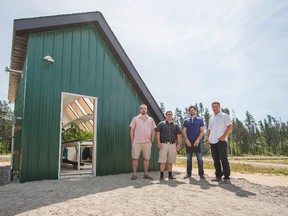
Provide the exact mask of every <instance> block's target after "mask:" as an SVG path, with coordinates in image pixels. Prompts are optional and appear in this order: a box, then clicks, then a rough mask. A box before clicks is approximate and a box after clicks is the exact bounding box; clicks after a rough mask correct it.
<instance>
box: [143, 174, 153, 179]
mask: <svg viewBox="0 0 288 216" xmlns="http://www.w3.org/2000/svg"><path fill="white" fill-rule="evenodd" d="M143 178H144V179H149V180H153V177H152V176H149V175H144V176H143Z"/></svg>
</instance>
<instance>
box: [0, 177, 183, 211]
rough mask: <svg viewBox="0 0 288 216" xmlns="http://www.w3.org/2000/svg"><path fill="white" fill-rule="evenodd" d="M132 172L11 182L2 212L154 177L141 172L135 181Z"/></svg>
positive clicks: (141, 182)
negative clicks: (146, 176)
mask: <svg viewBox="0 0 288 216" xmlns="http://www.w3.org/2000/svg"><path fill="white" fill-rule="evenodd" d="M154 173H156V172H154ZM154 173H153V172H151V174H152V176H153V177H156V174H154ZM157 174H158V172H157ZM131 175H132V174H131V173H129V174H127V173H126V174H118V175H108V176H98V177H74V178H66V179H60V180H42V181H32V182H26V183H18V182H12V183H10V184H7V185H3V186H1V187H0V194H1V202H0V209H1V212H0V215H5V216H10V215H17V214H21V213H24V212H27V211H31V210H35V209H38V208H41V207H44V206H49V205H53V204H57V203H62V202H65V201H68V200H71V199H77V198H80V197H85V196H89V195H92V194H97V193H102V192H107V191H111V190H116V189H119V188H127V187H130V188H131V187H132V188H135V189H137V188H143V187H146V186H149V185H151V182H152V181H151V180H148V179H143V178H142V176H143V173H138V179H137V180H133V181H132V180H130V178H131ZM141 175H142V176H141ZM174 184H175V185H176V186H177V183H168V185H169V186H174Z"/></svg>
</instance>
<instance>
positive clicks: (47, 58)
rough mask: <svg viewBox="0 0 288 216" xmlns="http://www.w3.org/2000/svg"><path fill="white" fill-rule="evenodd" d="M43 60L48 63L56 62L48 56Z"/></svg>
mask: <svg viewBox="0 0 288 216" xmlns="http://www.w3.org/2000/svg"><path fill="white" fill-rule="evenodd" d="M43 60H44V61H47V62H52V63H53V62H54V59H53V58H52V57H51V56H49V55H47V56H45V57H44V58H43Z"/></svg>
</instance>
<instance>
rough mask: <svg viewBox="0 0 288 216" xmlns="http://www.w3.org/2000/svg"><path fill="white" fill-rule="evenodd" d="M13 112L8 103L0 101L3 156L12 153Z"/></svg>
mask: <svg viewBox="0 0 288 216" xmlns="http://www.w3.org/2000/svg"><path fill="white" fill-rule="evenodd" d="M12 115H13V112H12V111H11V108H10V107H9V105H8V103H7V102H6V101H5V100H4V101H0V125H1V126H0V152H1V154H3V153H4V151H5V153H6V154H7V153H8V152H10V151H11V140H12V124H11V118H12Z"/></svg>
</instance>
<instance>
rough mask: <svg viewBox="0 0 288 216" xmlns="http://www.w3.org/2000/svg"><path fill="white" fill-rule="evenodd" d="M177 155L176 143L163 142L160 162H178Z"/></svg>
mask: <svg viewBox="0 0 288 216" xmlns="http://www.w3.org/2000/svg"><path fill="white" fill-rule="evenodd" d="M176 157H177V151H176V144H175V143H174V144H165V143H162V149H160V151H159V158H158V163H167V162H168V163H176Z"/></svg>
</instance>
